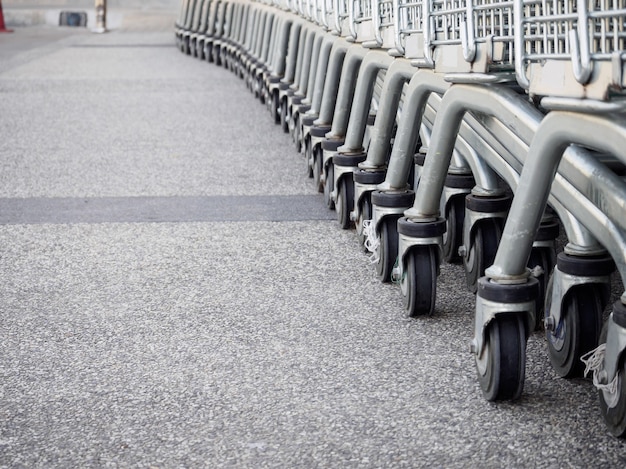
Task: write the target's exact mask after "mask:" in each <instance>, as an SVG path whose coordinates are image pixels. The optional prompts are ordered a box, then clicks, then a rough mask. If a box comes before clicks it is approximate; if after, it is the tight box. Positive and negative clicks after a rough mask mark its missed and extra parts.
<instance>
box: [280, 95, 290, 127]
mask: <svg viewBox="0 0 626 469" xmlns="http://www.w3.org/2000/svg"><path fill="white" fill-rule="evenodd" d="M287 111H288V109H287V100H286V99H283V100H282V101H281V103H280V127H281V129H283V132H285V133H289V119H288V116H287Z"/></svg>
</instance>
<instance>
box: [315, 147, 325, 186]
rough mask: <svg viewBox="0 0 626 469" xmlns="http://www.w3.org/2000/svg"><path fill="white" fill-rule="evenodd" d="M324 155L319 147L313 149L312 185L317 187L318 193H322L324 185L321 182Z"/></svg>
mask: <svg viewBox="0 0 626 469" xmlns="http://www.w3.org/2000/svg"><path fill="white" fill-rule="evenodd" d="M323 160H324V155H323V154H322V149H321V148H320V146H319V145H318V146H316V147H315V148H314V149H313V183H314V184H315V187H317V191H318V192H322V193H323V192H324V183H323V182H322V171H323V168H322V165H323V164H324V161H323Z"/></svg>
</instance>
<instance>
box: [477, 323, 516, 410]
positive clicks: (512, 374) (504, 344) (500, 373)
mask: <svg viewBox="0 0 626 469" xmlns="http://www.w3.org/2000/svg"><path fill="white" fill-rule="evenodd" d="M487 327H488V330H487V332H486V337H485V345H484V347H483V351H482V354H481V355H480V356H477V357H476V371H477V374H478V381H479V383H480V387H481V389H482V391H483V395H484V396H485V398H486V399H487V400H488V401H499V400H514V399H518V398H519V397H520V396H521V394H522V389H523V387H524V374H525V367H526V333H525V331H524V320H523V316H522V314H519V313H515V314H503V313H501V314H497V315H496V317H495V318H493V319H492V320H491V322H490V323H489V325H488V326H487Z"/></svg>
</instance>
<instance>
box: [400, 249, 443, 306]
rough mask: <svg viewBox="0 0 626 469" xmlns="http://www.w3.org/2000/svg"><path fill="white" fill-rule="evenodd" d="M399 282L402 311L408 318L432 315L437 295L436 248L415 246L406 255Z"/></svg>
mask: <svg viewBox="0 0 626 469" xmlns="http://www.w3.org/2000/svg"><path fill="white" fill-rule="evenodd" d="M405 262H406V268H405V269H404V272H403V275H402V279H401V281H400V290H401V292H402V298H403V300H404V309H405V310H406V312H407V314H408V315H409V316H410V317H416V316H422V315H426V314H427V315H429V316H430V315H432V314H433V312H434V311H435V297H436V293H437V267H438V262H437V246H415V247H413V248H411V250H410V251H409V252H408V253H407V254H406V258H405Z"/></svg>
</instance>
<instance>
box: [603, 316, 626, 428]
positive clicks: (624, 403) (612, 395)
mask: <svg viewBox="0 0 626 469" xmlns="http://www.w3.org/2000/svg"><path fill="white" fill-rule="evenodd" d="M607 332H608V321H607V322H606V323H605V324H604V327H603V328H602V332H601V333H600V340H599V343H601V344H604V343H606V336H607ZM624 376H626V360H625V359H624V357H622V358H621V360H620V364H619V366H618V368H617V387H616V389H615V392H611V391H609V390H606V389H599V390H598V397H599V401H600V412H601V414H602V417H603V418H604V423H605V424H606V426H607V428H608V429H609V431H610V432H611V434H612V435H613V436H615V437H617V438H624V437H626V382H624Z"/></svg>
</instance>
